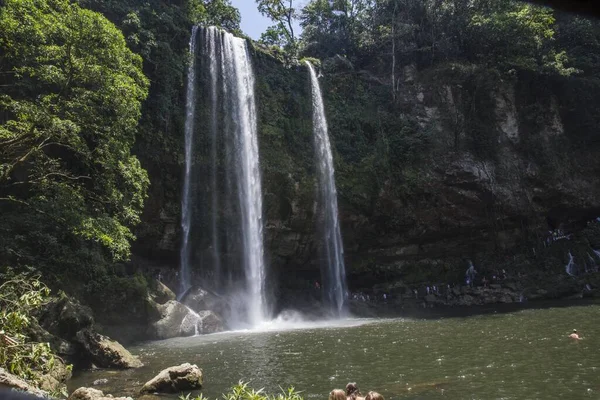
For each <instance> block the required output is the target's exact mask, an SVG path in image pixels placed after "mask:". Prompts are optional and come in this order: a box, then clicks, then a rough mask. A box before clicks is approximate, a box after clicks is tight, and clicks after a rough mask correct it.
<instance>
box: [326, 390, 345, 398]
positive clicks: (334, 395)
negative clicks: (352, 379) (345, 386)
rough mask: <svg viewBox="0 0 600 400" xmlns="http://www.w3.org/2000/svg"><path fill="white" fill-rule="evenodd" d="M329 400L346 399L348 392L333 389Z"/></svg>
mask: <svg viewBox="0 0 600 400" xmlns="http://www.w3.org/2000/svg"><path fill="white" fill-rule="evenodd" d="M329 400H346V393H345V392H344V391H343V390H342V389H333V390H332V391H331V393H329Z"/></svg>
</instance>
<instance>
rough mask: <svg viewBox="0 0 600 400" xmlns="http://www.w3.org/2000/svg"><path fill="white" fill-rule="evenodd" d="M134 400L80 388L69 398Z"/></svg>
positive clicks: (80, 399)
mask: <svg viewBox="0 0 600 400" xmlns="http://www.w3.org/2000/svg"><path fill="white" fill-rule="evenodd" d="M109 399H110V400H133V399H132V398H131V397H113V396H112V395H110V394H108V395H104V393H103V392H102V391H101V390H98V389H92V388H86V387H80V388H79V389H77V390H75V391H74V392H73V393H71V395H70V396H69V399H68V400H109Z"/></svg>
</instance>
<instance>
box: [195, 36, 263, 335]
mask: <svg viewBox="0 0 600 400" xmlns="http://www.w3.org/2000/svg"><path fill="white" fill-rule="evenodd" d="M202 33H203V36H204V40H205V41H206V42H207V46H206V48H207V49H208V52H209V54H208V58H209V60H208V65H209V74H210V84H211V86H212V88H211V92H210V93H211V94H210V96H211V99H210V102H211V104H212V105H211V107H212V108H211V119H212V122H211V125H210V126H211V131H212V135H213V139H212V144H211V157H212V159H213V171H212V176H211V181H212V183H211V184H212V187H213V197H212V203H213V220H212V224H213V248H214V249H215V250H214V251H218V249H219V243H218V237H217V236H216V235H217V221H216V216H215V215H214V214H215V213H216V210H217V208H218V205H217V203H218V198H217V197H216V196H217V195H216V193H217V190H216V186H217V185H218V182H217V178H216V169H217V165H216V163H217V162H216V158H217V138H216V136H217V135H218V134H219V130H220V129H219V128H220V127H219V126H218V123H217V121H218V118H219V115H218V114H219V113H218V107H219V105H222V111H223V116H222V119H223V127H222V128H223V134H224V135H223V142H224V144H225V154H226V156H227V166H226V170H227V174H226V175H227V178H226V182H227V185H226V190H225V196H226V198H225V199H224V203H225V204H232V203H236V204H235V206H234V207H233V208H234V209H235V210H236V211H237V212H238V213H239V225H240V229H239V238H240V241H241V243H240V244H241V246H240V247H241V249H240V250H241V262H242V264H243V270H244V276H245V282H244V283H245V284H244V285H243V287H244V288H243V290H242V293H239V292H238V293H235V296H234V297H236V298H240V296H242V298H243V301H238V302H236V304H237V305H236V307H235V308H237V309H236V310H234V314H235V317H234V318H233V319H236V320H237V319H244V320H245V321H244V322H245V324H248V325H250V326H256V325H258V324H260V323H261V322H263V321H264V320H265V319H266V316H267V314H268V310H267V301H266V295H265V279H266V272H265V265H264V246H263V220H262V188H261V175H260V167H259V156H258V132H257V116H256V104H255V98H254V73H253V70H252V65H251V62H250V55H249V53H248V48H247V45H246V41H245V40H244V39H241V38H237V37H235V36H233V35H232V34H230V33H227V32H225V31H222V30H220V29H218V28H215V27H208V28H203V32H202ZM219 77H220V78H221V79H219ZM219 83H220V84H221V85H222V86H221V87H219ZM218 89H220V93H221V96H220V97H221V98H220V99H218V98H217V97H218V93H219V91H218ZM234 191H235V193H232V192H234ZM234 195H235V196H236V197H237V198H236V199H235V200H232V196H234ZM226 228H229V227H226ZM233 241H234V242H235V240H233ZM217 257H218V254H217V255H216V256H215V258H217ZM218 273H219V274H220V272H218ZM234 286H235V285H234ZM237 286H239V285H237ZM230 289H232V288H230ZM232 290H233V289H232ZM236 290H238V289H236ZM238 316H239V318H238ZM230 322H233V323H234V324H235V323H236V322H240V321H230Z"/></svg>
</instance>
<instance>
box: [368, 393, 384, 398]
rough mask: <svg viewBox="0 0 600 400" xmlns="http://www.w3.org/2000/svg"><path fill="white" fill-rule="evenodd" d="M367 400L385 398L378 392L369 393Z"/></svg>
mask: <svg viewBox="0 0 600 400" xmlns="http://www.w3.org/2000/svg"><path fill="white" fill-rule="evenodd" d="M365 400H384V399H383V396H382V395H380V394H379V393H377V392H369V393H367V397H365Z"/></svg>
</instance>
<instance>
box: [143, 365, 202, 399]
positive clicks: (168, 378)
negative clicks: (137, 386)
mask: <svg viewBox="0 0 600 400" xmlns="http://www.w3.org/2000/svg"><path fill="white" fill-rule="evenodd" d="M202 382H203V377H202V370H201V369H200V368H198V366H197V365H195V364H194V365H193V364H189V363H185V364H181V365H178V366H175V367H170V368H167V369H164V370H162V371H161V372H160V373H159V374H158V375H156V376H155V377H154V378H152V379H151V380H149V381H148V382H146V384H144V386H143V387H142V390H141V391H140V392H141V393H178V392H181V391H184V390H196V389H202Z"/></svg>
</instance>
